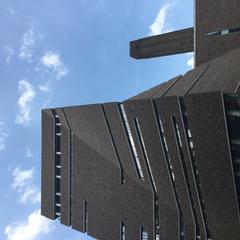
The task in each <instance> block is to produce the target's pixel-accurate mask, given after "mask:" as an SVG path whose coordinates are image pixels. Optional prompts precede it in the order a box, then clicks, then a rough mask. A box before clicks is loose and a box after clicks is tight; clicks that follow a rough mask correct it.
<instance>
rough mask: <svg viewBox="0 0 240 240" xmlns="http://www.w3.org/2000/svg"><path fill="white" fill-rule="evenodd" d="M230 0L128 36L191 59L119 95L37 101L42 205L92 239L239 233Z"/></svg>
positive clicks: (237, 46)
mask: <svg viewBox="0 0 240 240" xmlns="http://www.w3.org/2000/svg"><path fill="white" fill-rule="evenodd" d="M239 13H240V3H239V1H237V0H219V1H218V0H216V1H213V0H206V1H204V0H197V2H196V22H195V26H194V28H188V29H183V30H179V31H175V32H172V33H167V34H163V35H159V36H154V37H149V38H145V39H140V40H136V41H133V42H131V44H130V54H131V56H132V57H135V58H138V59H140V58H149V57H157V56H165V55H170V54H177V53H184V52H189V51H194V52H195V62H196V67H195V68H194V69H193V70H191V71H189V72H187V73H186V74H184V75H179V76H176V77H175V78H173V79H171V80H169V81H167V82H164V83H162V84H160V85H158V86H156V87H154V88H152V89H149V90H147V91H145V92H143V93H139V94H138V95H137V96H134V97H131V98H129V99H127V100H125V101H123V102H121V103H120V102H114V103H102V104H93V105H84V106H74V107H61V108H56V109H43V110H42V206H41V210H42V215H44V216H46V217H48V218H50V219H57V218H58V219H59V220H60V221H61V223H62V224H65V225H67V226H71V227H72V228H74V229H76V230H78V231H81V232H87V234H89V235H90V236H92V237H94V238H96V239H99V240H118V239H119V240H159V239H161V240H199V239H200V240H239V239H240V211H239V208H240V78H239V76H240V67H239V66H240V41H238V38H239V36H240V35H239V34H240V33H239V28H238V27H239V26H238V23H239V22H240V21H238V19H239Z"/></svg>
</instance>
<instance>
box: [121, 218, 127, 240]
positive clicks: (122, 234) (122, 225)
mask: <svg viewBox="0 0 240 240" xmlns="http://www.w3.org/2000/svg"><path fill="white" fill-rule="evenodd" d="M120 240H126V229H125V225H124V223H123V222H121V225H120Z"/></svg>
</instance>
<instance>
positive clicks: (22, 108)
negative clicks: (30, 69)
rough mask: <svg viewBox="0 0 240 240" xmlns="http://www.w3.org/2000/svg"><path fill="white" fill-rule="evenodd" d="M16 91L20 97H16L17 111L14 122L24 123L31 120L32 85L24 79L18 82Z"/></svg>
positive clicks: (33, 93) (33, 92)
mask: <svg viewBox="0 0 240 240" xmlns="http://www.w3.org/2000/svg"><path fill="white" fill-rule="evenodd" d="M18 92H19V93H20V98H19V99H18V106H19V112H18V114H17V117H16V123H18V124H23V125H24V124H27V123H29V121H30V120H31V118H30V113H31V103H32V101H33V99H34V97H35V91H34V89H33V86H32V85H31V84H30V83H29V82H28V81H26V80H25V79H24V80H21V81H19V83H18Z"/></svg>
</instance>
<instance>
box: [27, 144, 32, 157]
mask: <svg viewBox="0 0 240 240" xmlns="http://www.w3.org/2000/svg"><path fill="white" fill-rule="evenodd" d="M26 157H27V158H31V157H33V153H32V151H31V149H30V148H29V147H27V148H26Z"/></svg>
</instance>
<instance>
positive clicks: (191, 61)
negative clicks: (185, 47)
mask: <svg viewBox="0 0 240 240" xmlns="http://www.w3.org/2000/svg"><path fill="white" fill-rule="evenodd" d="M188 55H190V56H191V57H190V58H189V59H188V60H187V65H188V66H189V67H191V68H194V56H193V54H192V53H191V54H188Z"/></svg>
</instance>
